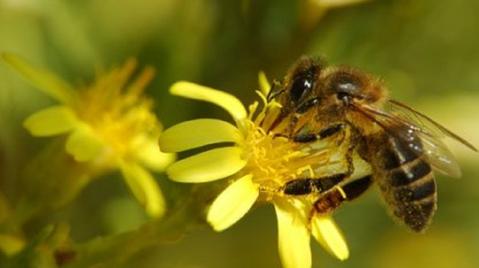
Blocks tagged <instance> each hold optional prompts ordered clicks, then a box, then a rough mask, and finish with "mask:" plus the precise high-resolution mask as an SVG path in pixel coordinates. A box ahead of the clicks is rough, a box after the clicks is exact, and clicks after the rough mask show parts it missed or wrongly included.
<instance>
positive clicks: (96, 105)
mask: <svg viewBox="0 0 479 268" xmlns="http://www.w3.org/2000/svg"><path fill="white" fill-rule="evenodd" d="M2 56H3V59H4V61H5V62H7V63H8V64H9V66H11V67H13V69H15V70H16V71H18V72H19V73H20V74H22V75H23V76H24V77H25V78H26V79H27V80H28V81H30V82H31V83H32V84H33V85H34V86H35V87H36V88H37V89H39V90H40V91H42V92H43V93H45V94H46V95H48V96H50V97H52V98H53V99H55V100H57V101H58V102H59V105H55V106H52V107H48V108H46V109H43V110H41V111H38V112H36V113H34V114H33V115H31V116H29V117H28V118H27V119H26V120H25V122H24V126H25V128H26V129H28V131H30V133H31V134H32V135H33V136H37V137H47V136H55V135H61V134H67V135H68V137H67V140H66V145H65V149H66V151H67V152H68V153H69V154H70V155H72V156H73V158H74V159H75V160H76V161H78V162H87V161H88V162H89V163H91V164H93V165H94V166H95V167H97V168H98V169H100V170H114V169H120V170H121V172H122V174H123V178H124V179H125V182H126V183H127V185H128V186H129V188H130V190H131V192H132V193H133V195H134V196H135V197H136V199H138V201H139V202H140V203H141V204H142V205H143V206H144V207H145V210H146V212H147V213H148V214H149V215H151V216H153V217H159V216H161V215H163V213H164V211H165V201H164V199H163V195H162V193H161V191H160V189H159V187H158V184H157V183H156V181H155V179H154V177H153V176H152V174H151V173H150V172H149V171H148V169H151V170H154V171H162V170H164V168H165V166H166V165H168V164H169V163H170V162H171V161H173V160H174V157H175V156H174V154H165V153H162V152H160V151H159V149H158V145H157V140H158V137H159V135H160V132H161V125H160V123H159V121H158V119H157V118H156V116H155V115H154V113H153V111H152V105H153V102H152V100H150V99H148V98H146V97H144V96H143V95H142V93H143V90H144V88H145V86H146V85H147V84H148V83H149V82H150V80H151V79H152V77H153V75H154V71H153V69H152V68H145V69H144V71H143V72H141V73H140V74H139V76H138V77H137V78H136V79H135V80H134V81H132V82H130V83H129V80H130V77H131V75H132V73H133V72H134V70H135V68H136V61H135V60H129V61H127V62H126V63H125V64H124V65H123V66H121V67H120V68H116V69H113V70H111V71H110V72H108V73H106V74H105V75H104V76H101V77H99V78H98V79H97V80H96V81H95V82H94V83H93V84H91V85H89V86H88V87H85V88H82V89H80V90H75V89H74V88H73V87H72V86H70V85H69V84H68V83H66V82H65V81H63V80H62V79H60V78H59V77H57V76H56V75H54V74H52V73H50V72H48V71H45V70H41V69H37V68H34V67H32V66H30V65H29V64H28V63H26V62H25V61H24V60H22V59H21V58H19V57H17V56H15V55H12V54H3V55H2ZM146 168H148V169H146Z"/></svg>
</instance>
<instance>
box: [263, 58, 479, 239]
mask: <svg viewBox="0 0 479 268" xmlns="http://www.w3.org/2000/svg"><path fill="white" fill-rule="evenodd" d="M268 98H269V100H273V99H274V100H276V101H277V102H279V103H280V104H281V106H282V108H281V109H282V110H281V113H280V115H279V116H278V117H277V119H276V121H275V122H274V123H273V124H272V125H271V126H270V129H269V130H270V131H273V132H275V133H283V134H282V135H284V136H286V137H287V138H289V139H292V140H293V141H294V142H298V143H305V144H308V143H314V142H317V141H318V140H323V139H333V140H337V141H339V143H341V144H346V145H347V148H346V151H345V161H346V163H347V170H345V172H343V173H340V174H335V175H332V176H328V177H320V178H307V177H304V178H295V179H292V180H291V181H289V182H287V183H286V184H285V185H284V186H283V187H282V191H283V193H284V194H287V195H308V194H312V193H317V194H318V198H317V199H316V201H315V202H314V211H313V212H314V213H319V214H329V213H332V212H333V211H334V210H335V209H336V208H338V207H339V206H340V205H341V204H342V203H344V202H345V201H349V200H353V199H355V198H357V197H358V196H360V195H361V194H362V193H364V192H365V191H366V190H367V189H368V188H370V186H371V185H372V184H374V183H376V184H377V185H378V186H379V190H380V192H381V194H382V197H383V199H384V201H385V203H386V204H387V206H388V207H389V208H390V210H391V212H392V214H393V215H394V217H395V218H396V219H398V220H399V221H400V222H402V223H404V224H405V225H406V226H407V227H409V228H410V229H411V230H413V231H415V232H421V231H423V230H424V229H425V228H426V227H427V226H428V225H429V223H430V221H431V219H432V217H433V215H434V213H435V210H436V207H437V192H436V181H435V179H434V173H433V171H438V172H440V173H443V174H446V175H449V176H453V177H458V176H460V174H461V172H460V169H459V167H458V165H457V163H456V161H455V160H454V157H453V155H452V154H451V153H450V151H449V150H448V149H447V147H446V146H445V145H444V143H443V142H441V139H442V138H443V137H450V138H453V139H455V140H456V141H458V142H460V143H462V144H464V145H465V146H467V147H469V148H470V149H472V150H474V151H477V149H476V148H475V147H474V146H473V145H471V144H470V143H469V142H467V141H466V140H464V139H462V138H460V137H459V136H458V135H456V134H454V133H453V132H451V131H449V130H448V129H446V128H445V127H443V126H441V125H440V124H438V123H436V122H435V121H433V120H432V119H431V118H429V117H428V116H426V115H424V114H422V113H420V112H418V111H416V110H414V109H412V108H410V107H409V106H407V105H405V104H402V103H401V102H398V101H395V100H392V99H390V98H388V94H387V90H386V88H385V87H384V85H383V83H382V81H381V80H379V79H376V78H374V77H373V76H371V75H369V74H366V73H364V72H361V71H359V70H356V69H353V68H350V67H327V66H326V65H325V64H323V63H322V62H321V61H320V60H317V59H313V58H310V57H303V58H301V59H300V60H299V61H298V62H297V63H296V64H295V65H294V66H293V67H292V68H291V69H290V71H289V72H288V74H287V75H286V77H285V78H284V80H283V81H282V82H281V83H277V85H276V86H275V87H274V88H273V89H272V90H271V92H270V93H269V95H268ZM355 153H356V155H359V157H360V158H362V159H363V160H364V161H366V162H367V163H369V165H370V166H371V169H372V174H370V175H366V176H363V177H361V178H358V179H354V180H352V179H351V177H352V174H353V173H354V169H355V166H354V163H353V162H354V156H353V155H354V154H355Z"/></svg>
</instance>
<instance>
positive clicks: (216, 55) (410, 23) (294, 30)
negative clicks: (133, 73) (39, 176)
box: [0, 0, 479, 268]
mask: <svg viewBox="0 0 479 268" xmlns="http://www.w3.org/2000/svg"><path fill="white" fill-rule="evenodd" d="M478 10H479V2H477V1H473V0H457V1H433V0H402V1H401V0H397V1H393V0H375V1H374V0H372V1H367V2H364V3H359V4H355V5H346V6H340V7H336V8H331V9H327V10H326V9H324V8H321V7H320V6H319V5H316V4H314V3H313V2H308V1H306V0H303V1H293V0H263V1H248V0H245V1H221V0H209V1H207V0H180V1H178V0H159V1H155V0H97V1H94V0H81V1H80V0H68V1H66V0H65V1H62V0H0V50H1V51H8V52H14V53H17V54H19V55H22V56H23V57H24V58H26V59H28V60H29V61H30V62H32V63H34V64H35V65H38V66H42V67H45V68H48V69H50V70H52V71H54V72H56V73H58V74H59V75H60V76H62V77H64V78H65V80H67V81H71V82H72V83H75V84H85V83H87V82H88V81H91V80H92V79H93V78H94V76H95V72H96V71H97V70H107V69H108V68H109V67H111V66H115V65H119V64H121V63H122V62H124V61H125V60H126V59H127V58H129V57H137V58H138V60H139V62H140V64H141V65H152V66H154V67H155V69H156V70H157V76H156V78H155V80H154V81H153V83H152V84H151V85H150V86H149V87H148V91H147V93H148V94H149V95H150V96H152V97H153V98H154V100H155V111H156V112H157V114H158V116H159V118H160V120H161V121H162V123H163V124H164V126H166V127H168V126H171V125H173V124H175V123H178V122H180V121H183V120H188V119H193V118H199V117H217V118H225V119H228V117H227V115H226V114H225V113H224V112H223V111H222V110H220V109H219V108H217V107H213V106H212V105H208V104H204V103H198V102H194V101H189V100H184V99H180V98H177V97H173V96H170V95H169V94H168V87H169V85H171V84H172V83H173V82H175V81H177V80H180V79H181V80H190V81H194V82H197V83H201V84H204V85H208V86H212V87H215V88H218V89H223V90H226V91H228V92H231V93H233V94H235V95H237V96H238V97H240V98H241V100H243V101H244V103H250V102H251V101H253V100H254V99H255V97H256V96H255V94H254V90H256V89H257V88H258V85H257V73H258V71H259V70H264V71H265V72H266V73H267V75H268V77H269V78H276V79H280V78H281V77H282V76H283V75H284V72H285V70H286V69H287V68H288V66H289V65H290V64H292V63H293V62H294V61H295V59H297V58H298V57H299V56H300V55H303V54H308V55H309V54H311V55H321V56H324V57H325V58H326V59H327V61H328V62H330V63H331V64H346V65H351V66H355V67H358V68H361V69H363V70H366V71H368V72H371V73H374V74H377V75H378V76H379V77H381V78H383V79H384V81H385V83H386V84H387V85H388V87H389V88H390V91H391V95H392V96H393V97H394V98H396V99H398V100H401V101H404V102H406V103H408V104H410V105H411V106H413V107H416V108H418V109H419V110H421V111H423V112H425V113H426V114H429V115H431V117H433V118H435V119H436V120H437V121H439V122H441V123H442V124H444V125H445V126H448V127H449V128H450V129H452V130H454V131H456V132H457V133H458V134H460V135H461V136H463V137H464V138H466V139H467V140H469V141H471V143H473V144H475V145H476V146H479V119H478V115H479V104H478V103H479V19H478V17H477V11H478ZM0 81H1V82H0V180H1V181H0V185H1V192H2V195H3V196H4V197H5V198H6V199H7V200H14V199H15V198H14V196H15V195H16V194H17V193H18V192H19V191H22V188H21V187H19V185H18V183H17V181H16V178H17V177H18V174H19V173H20V172H21V170H22V167H23V166H24V165H25V163H27V162H28V160H29V159H31V158H32V156H33V155H35V153H36V152H38V151H39V150H40V149H41V148H42V147H43V146H45V144H47V143H48V142H49V141H50V139H49V138H46V139H38V138H32V137H30V135H29V134H28V133H27V132H26V131H25V130H24V129H23V128H22V121H23V119H24V118H26V117H27V116H28V115H29V114H31V113H32V112H34V111H37V110H38V109H40V108H42V107H46V106H48V105H49V104H51V103H52V101H51V100H50V99H48V98H47V97H45V96H43V95H42V94H40V93H38V92H37V91H35V90H33V89H32V88H31V87H30V86H29V85H28V84H27V83H25V82H24V81H23V80H21V79H20V77H19V76H18V75H16V74H14V73H13V72H12V71H11V70H10V69H8V68H7V67H6V65H5V64H0ZM451 148H452V151H453V152H454V153H455V155H456V156H457V158H458V161H459V162H460V164H461V166H462V167H463V178H462V179H460V180H453V179H449V178H446V177H441V176H439V177H438V187H439V208H438V211H437V214H436V217H435V219H434V222H433V224H432V226H431V227H430V229H429V230H428V231H427V233H426V234H421V235H417V234H412V233H410V232H409V231H408V230H406V229H405V228H404V227H401V226H399V225H397V224H395V223H394V222H393V221H392V220H391V218H390V217H389V216H388V214H387V212H386V210H385V208H384V206H383V204H382V202H381V200H380V198H379V196H378V193H377V191H376V189H374V190H372V191H370V192H369V193H368V194H366V195H365V196H364V197H363V198H360V199H359V200H358V201H356V202H354V203H352V204H348V205H346V206H344V207H343V208H342V209H340V210H339V211H338V212H337V214H336V218H337V221H338V223H339V225H340V226H341V227H342V229H343V231H344V234H345V236H346V238H347V240H348V242H349V245H350V251H351V257H350V259H349V260H347V261H344V262H340V261H338V260H336V259H334V258H333V257H331V256H329V255H328V254H327V253H325V252H324V251H323V250H322V249H321V248H320V246H319V245H318V244H317V243H315V242H312V250H313V266H314V267H477V266H478V265H479V260H478V257H477V253H478V252H479V213H478V207H477V204H478V203H479V180H478V178H477V174H478V173H479V166H478V165H477V164H478V163H479V162H478V161H479V156H478V155H477V154H475V153H473V152H470V151H468V150H467V149H465V148H463V147H461V146H460V145H457V144H454V143H451ZM116 177H118V174H112V175H111V176H108V177H106V178H102V179H101V180H95V181H93V182H92V183H91V184H90V185H88V187H87V188H86V189H85V190H84V191H83V192H82V193H81V194H80V196H79V197H78V198H77V199H76V200H75V201H74V202H73V203H72V204H69V205H68V206H66V207H65V208H62V209H61V210H59V211H54V212H52V213H51V215H48V217H45V218H46V219H48V220H45V219H43V220H40V221H37V222H36V223H35V224H38V226H33V227H30V229H32V230H38V229H41V228H42V226H43V225H45V221H46V222H64V223H67V224H68V225H70V226H71V237H72V240H73V241H75V242H79V243H81V242H84V241H88V240H90V239H93V238H95V237H98V236H106V235H111V234H115V233H120V232H122V231H127V230H133V229H135V228H137V227H138V226H140V225H141V224H143V223H145V222H146V221H147V216H146V215H145V214H144V212H143V210H142V209H141V207H139V206H138V205H137V204H136V203H135V201H134V200H133V199H132V198H131V197H130V195H129V193H128V190H127V189H126V188H125V186H124V185H123V183H122V182H121V181H120V180H118V179H117V178H116ZM158 180H159V183H160V184H161V185H162V188H163V191H164V192H165V195H166V196H167V198H170V199H171V198H172V196H174V194H171V193H178V192H181V191H186V190H185V189H188V187H189V186H185V185H176V184H174V183H171V182H168V181H166V178H165V177H164V176H158ZM1 220H2V219H0V221H1ZM173 240H175V241H172V242H171V243H166V244H165V243H162V244H160V245H157V246H154V247H150V248H146V249H144V250H142V251H141V252H139V253H137V254H134V256H133V257H132V258H130V259H129V260H128V261H127V262H126V263H124V264H122V265H123V266H124V267H192V268H193V267H280V262H279V257H278V253H277V241H276V219H275V216H274V212H273V209H272V207H271V206H263V207H258V208H256V209H255V210H253V211H252V212H251V213H249V214H248V215H247V217H245V218H244V219H242V220H241V221H240V222H239V223H238V224H236V225H234V226H233V227H232V228H230V229H228V230H226V231H225V232H223V233H220V234H218V233H214V232H213V231H212V230H211V229H209V228H207V227H206V226H204V227H200V228H194V229H193V230H191V231H189V232H188V233H187V234H186V235H185V236H184V237H183V238H182V239H179V240H177V241H176V239H173ZM116 257H117V256H114V254H112V256H111V258H112V259H114V258H116Z"/></svg>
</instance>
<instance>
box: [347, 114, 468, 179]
mask: <svg viewBox="0 0 479 268" xmlns="http://www.w3.org/2000/svg"><path fill="white" fill-rule="evenodd" d="M406 107H407V106H406ZM356 108H358V107H357V106H356ZM408 108H409V107H408ZM357 110H358V111H361V113H363V114H364V115H366V116H367V117H368V118H369V119H370V120H372V121H373V122H375V123H377V124H378V125H379V126H381V127H382V128H383V129H384V130H385V131H386V132H387V133H388V134H389V135H393V136H395V137H396V138H398V139H400V140H402V141H403V142H404V143H406V144H407V145H408V146H409V147H410V148H411V149H412V150H413V151H416V152H417V153H418V154H421V155H425V156H426V157H427V159H428V162H429V163H430V164H431V165H432V167H433V168H434V169H435V170H437V171H439V172H441V173H443V174H445V175H449V176H451V177H460V176H461V170H460V168H459V165H458V164H457V162H456V160H455V157H454V155H453V154H452V153H451V151H449V149H448V148H447V146H446V145H445V144H444V143H443V142H442V141H441V138H443V137H444V136H448V137H452V138H454V139H456V140H459V141H460V142H461V143H464V142H465V143H464V144H466V145H467V144H469V143H467V142H466V141H464V140H463V139H462V138H459V136H457V135H456V134H454V133H452V132H450V131H449V130H447V129H446V128H444V127H442V126H441V125H439V124H438V123H436V122H434V121H432V120H431V119H429V118H428V117H426V116H424V115H423V114H420V113H417V112H416V111H414V110H412V109H406V108H403V107H402V106H398V107H397V108H396V109H395V110H396V113H389V112H385V111H382V110H378V109H375V108H372V107H364V108H359V109H357ZM397 110H401V113H399V112H398V111H397ZM418 118H420V119H418ZM398 126H401V128H400V129H403V130H404V131H397V129H398ZM443 129H444V130H443ZM445 130H446V131H445ZM449 133H451V134H449ZM417 138H419V139H420V140H421V145H422V146H417V143H415V142H414V141H415V140H417ZM463 141H464V142H463ZM469 145H470V144H469ZM468 147H469V146H468ZM470 147H471V148H472V149H475V148H474V147H473V146H472V145H470Z"/></svg>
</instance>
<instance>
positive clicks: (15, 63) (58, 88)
mask: <svg viewBox="0 0 479 268" xmlns="http://www.w3.org/2000/svg"><path fill="white" fill-rule="evenodd" d="M2 58H3V60H4V61H5V62H6V63H7V64H8V65H9V66H10V67H12V68H13V69H15V70H16V71H17V72H19V73H20V74H21V75H23V77H24V78H25V79H27V80H28V81H29V82H30V83H31V84H32V85H33V86H35V87H37V88H38V89H39V90H40V91H42V92H43V93H45V94H47V95H48V96H50V97H52V98H54V99H56V100H58V101H59V102H62V103H65V104H71V103H72V102H73V99H74V97H75V95H76V92H75V90H74V89H72V87H71V86H70V85H69V84H68V83H67V82H65V81H63V80H62V79H60V78H59V77H57V76H56V75H55V74H53V73H51V72H49V71H46V70H42V69H40V68H35V67H33V66H31V65H30V64H28V63H27V62H26V61H25V60H23V59H22V58H20V57H19V56H16V55H14V54H10V53H3V54H2Z"/></svg>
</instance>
